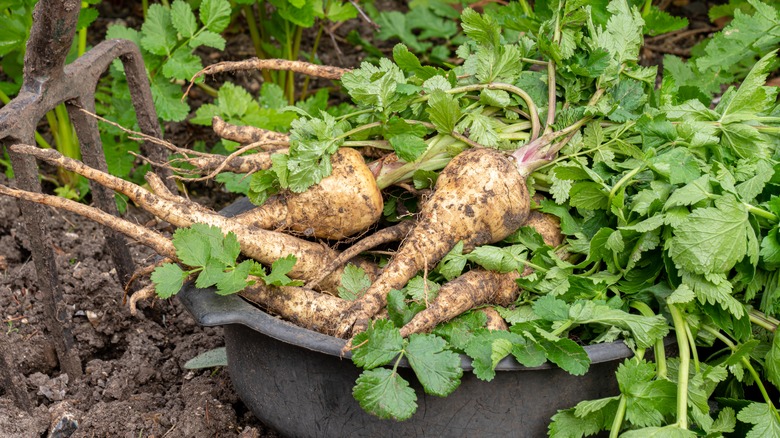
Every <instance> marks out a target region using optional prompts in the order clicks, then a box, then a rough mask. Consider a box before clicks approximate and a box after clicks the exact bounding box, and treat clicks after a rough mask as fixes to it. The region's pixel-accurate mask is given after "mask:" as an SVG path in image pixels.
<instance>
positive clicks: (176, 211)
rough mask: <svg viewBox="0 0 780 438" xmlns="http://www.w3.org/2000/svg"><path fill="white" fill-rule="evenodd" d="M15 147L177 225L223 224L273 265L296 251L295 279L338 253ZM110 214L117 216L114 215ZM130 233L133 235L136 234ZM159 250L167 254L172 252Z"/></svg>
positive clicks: (330, 281) (335, 281)
mask: <svg viewBox="0 0 780 438" xmlns="http://www.w3.org/2000/svg"><path fill="white" fill-rule="evenodd" d="M11 149H12V150H14V151H15V152H19V153H24V154H28V155H32V156H34V157H36V158H40V159H43V160H45V161H48V162H50V163H52V164H55V165H59V166H61V167H63V168H65V169H66V170H71V171H73V172H76V173H78V174H80V175H82V176H85V177H86V178H88V179H91V180H93V181H96V182H98V183H99V184H101V185H103V186H105V187H108V188H109V189H111V190H116V191H119V192H121V193H124V194H125V195H127V196H128V197H129V198H130V199H131V200H132V201H133V202H135V203H136V204H138V205H139V206H140V207H141V208H143V209H144V210H146V211H148V212H149V213H151V214H153V215H155V216H157V217H158V218H160V219H162V220H164V221H167V222H169V223H171V224H173V225H175V226H177V227H189V226H192V225H193V224H195V223H202V224H206V225H212V226H216V227H219V228H220V229H221V230H222V231H223V232H224V233H228V232H233V233H235V234H236V237H237V238H238V241H239V244H240V245H241V250H242V252H243V253H244V254H245V255H247V256H248V257H251V258H253V259H255V260H257V261H258V262H260V263H265V264H268V265H270V264H271V263H273V262H274V261H276V260H278V259H280V258H282V257H286V256H288V255H290V254H292V255H293V256H295V257H296V258H297V260H298V261H297V262H296V263H295V265H294V266H293V268H292V270H291V271H290V273H289V274H288V275H290V277H292V278H296V279H302V280H304V281H306V280H309V279H311V278H314V277H315V276H317V275H318V274H319V271H320V269H321V268H322V266H325V265H327V264H328V263H330V261H331V260H332V259H333V258H335V257H336V256H337V255H338V253H337V252H336V251H334V250H332V249H330V248H328V247H326V246H323V245H320V244H318V243H315V242H309V241H306V240H303V239H300V238H297V237H295V236H290V235H287V234H283V233H277V232H274V231H269V230H264V229H261V228H257V227H253V226H247V225H245V224H242V223H239V222H238V221H236V220H234V219H230V218H226V217H224V216H221V215H219V214H218V213H216V212H214V211H213V210H211V209H208V208H206V207H204V206H202V205H200V204H197V203H195V202H192V201H189V200H187V199H184V198H181V197H179V198H178V199H176V200H169V199H164V198H162V197H160V196H157V195H155V194H154V193H151V192H149V191H147V190H145V189H143V188H142V187H140V186H137V185H135V184H133V183H131V182H129V181H125V180H123V179H121V178H117V177H114V176H112V175H109V174H107V173H104V172H101V171H99V170H96V169H92V168H91V167H88V166H86V165H84V164H83V163H81V162H80V161H77V160H74V159H72V158H67V157H64V156H63V155H62V154H60V153H59V152H57V151H55V150H53V149H40V148H37V147H34V146H28V145H13V146H11ZM151 175H152V174H151V173H149V174H147V177H149V178H154V177H152V176H151ZM380 211H381V208H380ZM109 216H110V215H109ZM110 217H112V218H113V216H110ZM133 225H135V224H133ZM139 228H140V227H139ZM142 229H143V228H142ZM118 231H119V230H118ZM147 231H148V230H147ZM120 232H123V231H120ZM136 234H137V233H136ZM128 235H129V236H130V237H132V234H128ZM141 243H143V242H141ZM171 248H172V245H171ZM158 253H160V254H161V255H165V256H169V254H171V253H161V252H158ZM174 256H175V255H174ZM355 263H357V264H359V265H360V266H361V267H362V268H363V269H365V270H366V272H367V273H368V274H369V276H370V277H374V276H375V275H376V266H374V265H372V264H371V263H367V262H365V261H356V262H355ZM340 277H341V270H339V271H337V272H335V273H334V274H333V275H331V276H330V277H328V278H327V279H326V282H325V283H323V284H322V288H325V289H329V290H330V289H332V290H335V289H336V287H337V286H338V285H339V284H340Z"/></svg>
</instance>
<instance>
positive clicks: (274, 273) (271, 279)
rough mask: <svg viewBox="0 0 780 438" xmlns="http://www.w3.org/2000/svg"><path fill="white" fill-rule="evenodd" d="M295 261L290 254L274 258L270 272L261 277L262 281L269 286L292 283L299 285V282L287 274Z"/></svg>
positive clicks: (290, 284)
mask: <svg viewBox="0 0 780 438" xmlns="http://www.w3.org/2000/svg"><path fill="white" fill-rule="evenodd" d="M297 261H298V259H297V258H296V257H295V256H294V255H292V254H290V255H287V256H285V257H282V258H280V259H276V261H274V262H273V263H272V264H271V272H270V273H269V274H268V275H266V276H265V278H263V281H265V284H267V285H271V286H293V285H294V284H293V283H295V285H300V284H301V283H299V282H297V281H294V280H292V279H291V278H290V277H288V276H287V274H288V273H289V272H290V271H292V268H293V267H294V266H295V263H296V262H297Z"/></svg>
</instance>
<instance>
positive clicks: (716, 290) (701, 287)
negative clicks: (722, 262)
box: [682, 272, 745, 318]
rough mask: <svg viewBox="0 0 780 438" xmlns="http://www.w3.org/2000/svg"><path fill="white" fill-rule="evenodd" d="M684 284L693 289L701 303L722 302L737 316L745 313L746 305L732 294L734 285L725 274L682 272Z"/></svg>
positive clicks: (726, 308)
mask: <svg viewBox="0 0 780 438" xmlns="http://www.w3.org/2000/svg"><path fill="white" fill-rule="evenodd" d="M682 280H683V284H686V285H687V286H688V287H690V288H691V289H693V291H694V293H696V298H697V299H698V300H699V302H701V303H709V304H720V306H721V307H722V308H723V309H724V310H726V311H728V312H730V313H731V314H732V315H734V316H735V317H737V318H741V317H742V316H743V315H744V314H745V305H744V304H742V303H740V302H739V300H737V299H736V298H734V297H733V296H732V291H733V289H732V285H731V283H730V282H729V281H728V279H727V278H726V276H725V274H709V275H706V276H705V275H697V274H691V273H688V272H683V273H682Z"/></svg>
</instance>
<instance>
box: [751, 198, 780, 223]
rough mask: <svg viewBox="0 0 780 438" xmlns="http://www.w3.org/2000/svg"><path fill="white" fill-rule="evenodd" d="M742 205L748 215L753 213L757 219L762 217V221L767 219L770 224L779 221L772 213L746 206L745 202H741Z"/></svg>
mask: <svg viewBox="0 0 780 438" xmlns="http://www.w3.org/2000/svg"><path fill="white" fill-rule="evenodd" d="M742 205H744V206H745V208H747V211H748V213H753V214H754V215H756V216H758V217H762V218H764V219H768V220H770V221H772V222H778V221H780V218H778V217H777V215H775V214H774V213H772V212H769V211H766V210H764V209H761V208H758V207H756V206H754V205H751V204H748V203H746V202H743V203H742Z"/></svg>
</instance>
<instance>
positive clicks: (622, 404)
mask: <svg viewBox="0 0 780 438" xmlns="http://www.w3.org/2000/svg"><path fill="white" fill-rule="evenodd" d="M626 404H627V400H626V396H625V395H624V394H620V401H619V402H618V407H617V412H616V413H615V418H614V419H612V426H611V427H610V428H609V438H617V437H618V436H619V435H620V429H621V428H622V427H623V418H625V416H626V408H627V406H626Z"/></svg>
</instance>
